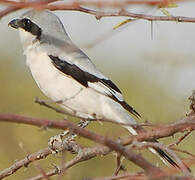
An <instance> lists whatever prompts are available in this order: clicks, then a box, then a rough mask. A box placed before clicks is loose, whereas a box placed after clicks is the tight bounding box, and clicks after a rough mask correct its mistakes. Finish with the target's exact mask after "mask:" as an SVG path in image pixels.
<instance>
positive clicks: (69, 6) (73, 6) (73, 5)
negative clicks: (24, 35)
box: [0, 0, 195, 23]
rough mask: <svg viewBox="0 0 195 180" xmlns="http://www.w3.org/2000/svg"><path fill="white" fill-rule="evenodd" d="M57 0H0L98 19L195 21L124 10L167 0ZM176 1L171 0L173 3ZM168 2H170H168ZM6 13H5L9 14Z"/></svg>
mask: <svg viewBox="0 0 195 180" xmlns="http://www.w3.org/2000/svg"><path fill="white" fill-rule="evenodd" d="M55 1H57V0H51V1H48V2H47V1H40V0H39V1H34V2H28V1H27V2H21V1H19V2H17V1H10V0H0V3H1V4H6V5H10V6H13V7H14V8H16V10H18V9H23V8H29V7H32V8H35V9H50V10H52V11H54V10H67V11H68V10H70V11H80V12H84V13H87V14H91V15H94V16H95V17H96V18H97V19H100V18H102V17H114V16H117V17H120V16H124V17H131V18H136V19H144V20H148V21H176V22H188V23H194V22H195V18H191V17H183V16H152V15H146V14H139V13H132V12H129V11H126V10H124V7H126V6H128V5H129V4H150V5H158V6H161V7H164V6H165V7H166V5H168V4H169V3H170V2H169V1H167V0H161V1H152V0H151V1H146V0H145V1H144V0H143V1H140V0H137V1H136V0H131V1H121V2H120V1H117V2H112V1H111V2H110V1H102V2H101V1H78V2H75V1H74V2H70V3H62V2H60V3H56V4H50V3H51V2H55ZM173 2H176V1H171V3H173ZM167 3H168V4H167ZM82 6H95V7H97V8H101V7H110V8H113V7H114V8H116V7H117V8H120V9H121V10H119V11H116V12H106V11H98V10H92V9H89V8H84V7H82ZM13 11H15V10H14V9H13V10H9V11H8V12H7V13H10V12H13ZM7 13H5V14H7ZM5 14H4V13H1V12H0V17H2V16H3V15H5Z"/></svg>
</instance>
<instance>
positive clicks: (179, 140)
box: [169, 130, 192, 147]
mask: <svg viewBox="0 0 195 180" xmlns="http://www.w3.org/2000/svg"><path fill="white" fill-rule="evenodd" d="M191 132H192V130H189V131H188V132H186V133H185V134H184V135H183V136H181V137H180V138H179V139H178V140H177V141H176V142H174V143H172V144H170V145H169V147H172V146H174V145H179V143H181V142H182V141H183V140H184V139H185V138H186V137H187V136H188V135H189V134H190V133H191Z"/></svg>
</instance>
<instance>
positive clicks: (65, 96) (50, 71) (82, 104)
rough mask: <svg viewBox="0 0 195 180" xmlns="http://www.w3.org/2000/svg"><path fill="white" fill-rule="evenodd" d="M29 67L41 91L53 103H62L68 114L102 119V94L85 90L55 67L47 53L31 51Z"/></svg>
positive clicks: (28, 58) (29, 53) (28, 55)
mask: <svg viewBox="0 0 195 180" xmlns="http://www.w3.org/2000/svg"><path fill="white" fill-rule="evenodd" d="M26 55H27V60H26V63H27V66H28V67H29V68H30V70H31V73H32V76H33V78H34V79H35V81H36V83H37V85H38V86H39V88H40V89H41V91H42V92H43V93H44V94H45V95H46V96H48V97H49V98H51V99H52V100H53V101H62V103H61V106H63V108H64V109H65V110H66V111H67V113H69V114H71V115H75V116H81V117H83V118H89V117H90V118H92V116H94V112H96V113H95V114H96V116H97V118H102V116H101V114H102V112H101V110H100V107H97V106H98V105H100V104H101V103H100V101H101V98H100V94H99V93H96V92H95V91H93V90H92V89H89V88H85V87H84V86H82V85H81V84H80V83H78V82H77V81H75V80H74V79H72V78H71V77H70V76H66V75H65V74H64V73H62V72H60V71H59V70H58V69H57V68H56V67H55V66H53V64H52V62H51V60H50V58H49V57H48V55H47V54H46V53H44V52H43V53H35V52H33V51H29V52H28V53H26Z"/></svg>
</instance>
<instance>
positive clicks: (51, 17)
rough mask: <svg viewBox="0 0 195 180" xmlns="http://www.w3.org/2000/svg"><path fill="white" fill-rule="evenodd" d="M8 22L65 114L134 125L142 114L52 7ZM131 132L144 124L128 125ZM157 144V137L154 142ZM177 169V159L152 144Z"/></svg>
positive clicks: (37, 78) (39, 80)
mask: <svg viewBox="0 0 195 180" xmlns="http://www.w3.org/2000/svg"><path fill="white" fill-rule="evenodd" d="M9 26H11V27H13V28H16V29H18V30H19V34H20V38H21V42H22V45H23V50H24V55H26V64H27V66H28V67H29V68H30V71H31V73H32V76H33V78H34V79H35V81H36V83H37V85H38V86H39V88H40V89H41V91H42V92H43V93H44V94H45V95H46V96H48V97H49V98H51V99H52V100H53V101H55V102H57V103H59V104H60V106H61V107H63V108H64V110H65V111H66V112H67V114H69V115H72V116H75V117H78V118H84V119H104V120H109V121H115V122H119V123H123V124H132V125H135V124H136V121H135V120H134V118H132V117H131V116H130V114H129V113H131V114H133V115H135V116H137V117H139V116H140V115H139V113H138V112H136V111H135V110H134V109H133V108H132V107H131V106H130V105H129V104H127V102H126V101H125V100H124V99H123V95H122V93H121V91H120V90H119V88H118V87H117V86H116V85H115V84H114V83H113V82H112V81H111V80H110V79H109V78H107V77H106V76H105V75H103V74H102V73H101V72H100V71H99V70H98V69H97V68H96V66H95V65H94V64H93V63H92V62H91V60H90V59H89V57H88V56H87V55H86V54H85V53H84V52H83V51H81V50H80V49H79V48H78V47H77V46H76V45H75V44H74V43H73V42H72V41H71V39H70V37H69V36H68V34H67V32H66V31H65V29H64V27H63V24H62V23H61V21H60V20H59V18H58V17H57V16H56V15H55V14H53V13H51V12H50V11H47V10H44V11H35V10H30V11H27V12H26V13H25V14H23V15H22V16H21V17H20V18H19V19H14V20H12V21H11V22H10V23H9ZM125 127H126V128H127V129H128V130H129V131H130V132H131V133H132V134H133V135H136V134H137V133H138V131H140V130H141V131H143V129H142V128H137V129H135V128H133V127H131V126H125ZM155 142H157V141H155ZM153 151H155V152H157V153H158V154H159V155H160V156H161V157H162V158H163V159H165V160H166V161H168V162H169V163H170V164H171V165H173V166H174V167H179V166H178V165H177V163H176V162H174V160H172V159H171V157H169V155H168V154H166V153H165V152H164V151H162V150H161V149H159V148H154V149H153Z"/></svg>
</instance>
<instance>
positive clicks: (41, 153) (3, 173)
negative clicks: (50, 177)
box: [0, 148, 52, 179]
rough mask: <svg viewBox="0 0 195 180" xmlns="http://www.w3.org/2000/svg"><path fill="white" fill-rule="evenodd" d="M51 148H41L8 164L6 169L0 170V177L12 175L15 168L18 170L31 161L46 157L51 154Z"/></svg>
mask: <svg viewBox="0 0 195 180" xmlns="http://www.w3.org/2000/svg"><path fill="white" fill-rule="evenodd" d="M51 153H52V152H51V150H50V149H49V148H45V149H41V150H40V151H38V152H36V153H33V154H30V155H28V156H26V157H25V158H24V159H22V160H20V161H17V162H16V163H15V164H13V165H12V166H10V167H9V168H7V169H4V170H3V171H1V172H0V179H3V178H5V177H7V176H10V175H12V174H13V173H15V172H16V171H17V170H19V169H20V168H22V167H27V166H28V165H29V164H30V163H31V162H33V161H36V160H40V159H44V158H46V157H47V156H48V155H49V154H51Z"/></svg>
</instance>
